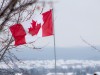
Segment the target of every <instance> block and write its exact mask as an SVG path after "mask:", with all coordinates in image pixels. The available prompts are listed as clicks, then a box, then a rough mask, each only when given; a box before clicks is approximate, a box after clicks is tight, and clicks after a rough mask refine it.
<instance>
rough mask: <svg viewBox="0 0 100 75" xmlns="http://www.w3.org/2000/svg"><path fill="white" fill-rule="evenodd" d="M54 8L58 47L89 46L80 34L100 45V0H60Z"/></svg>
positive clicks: (88, 40)
mask: <svg viewBox="0 0 100 75" xmlns="http://www.w3.org/2000/svg"><path fill="white" fill-rule="evenodd" d="M56 1H57V0H56ZM54 8H55V11H54V15H55V32H56V33H55V34H56V46H57V47H77V46H88V45H87V44H85V43H84V42H83V41H82V40H81V39H80V36H82V37H83V38H84V39H85V40H86V41H87V42H89V43H91V44H93V45H95V46H99V45H100V0H58V2H57V3H55V7H54Z"/></svg>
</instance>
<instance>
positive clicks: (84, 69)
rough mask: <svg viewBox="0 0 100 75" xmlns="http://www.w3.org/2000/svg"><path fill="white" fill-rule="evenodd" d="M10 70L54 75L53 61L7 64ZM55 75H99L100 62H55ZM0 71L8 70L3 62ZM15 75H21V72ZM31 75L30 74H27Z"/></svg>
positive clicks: (0, 64) (39, 74)
mask: <svg viewBox="0 0 100 75" xmlns="http://www.w3.org/2000/svg"><path fill="white" fill-rule="evenodd" d="M8 64H9V66H10V68H12V69H14V70H18V71H19V68H20V69H23V70H25V71H27V73H35V74H37V73H38V74H37V75H55V65H54V64H55V62H54V60H27V61H22V62H15V63H11V62H8ZM56 67H57V75H80V74H82V75H93V73H97V74H98V75H100V61H93V60H57V65H56ZM0 69H9V67H8V66H7V65H6V64H4V63H3V62H1V63H0ZM39 72H40V73H39ZM15 75H23V74H22V73H21V72H19V73H17V72H16V73H15ZM29 75H31V74H29Z"/></svg>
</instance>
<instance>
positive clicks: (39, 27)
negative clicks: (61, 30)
mask: <svg viewBox="0 0 100 75" xmlns="http://www.w3.org/2000/svg"><path fill="white" fill-rule="evenodd" d="M10 31H11V34H12V36H13V37H14V41H15V46H18V45H23V44H27V43H30V42H34V41H35V40H36V38H37V37H46V36H51V35H53V22H52V10H49V11H47V12H44V13H42V14H40V15H39V16H36V18H33V19H32V20H31V21H26V22H24V23H21V24H14V25H12V26H10Z"/></svg>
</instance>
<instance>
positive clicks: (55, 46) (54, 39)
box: [52, 2, 57, 75]
mask: <svg viewBox="0 0 100 75" xmlns="http://www.w3.org/2000/svg"><path fill="white" fill-rule="evenodd" d="M52 21H53V34H54V36H53V39H54V59H55V75H57V61H56V42H55V26H54V6H53V2H52Z"/></svg>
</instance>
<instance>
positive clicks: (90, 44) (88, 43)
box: [80, 36, 100, 52]
mask: <svg viewBox="0 0 100 75" xmlns="http://www.w3.org/2000/svg"><path fill="white" fill-rule="evenodd" d="M80 38H81V40H82V41H83V42H84V43H86V44H87V45H89V46H90V47H91V48H93V49H94V50H96V51H98V52H100V50H99V49H97V48H96V47H95V46H93V45H92V44H90V43H89V42H87V41H86V40H85V39H83V37H81V36H80Z"/></svg>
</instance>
